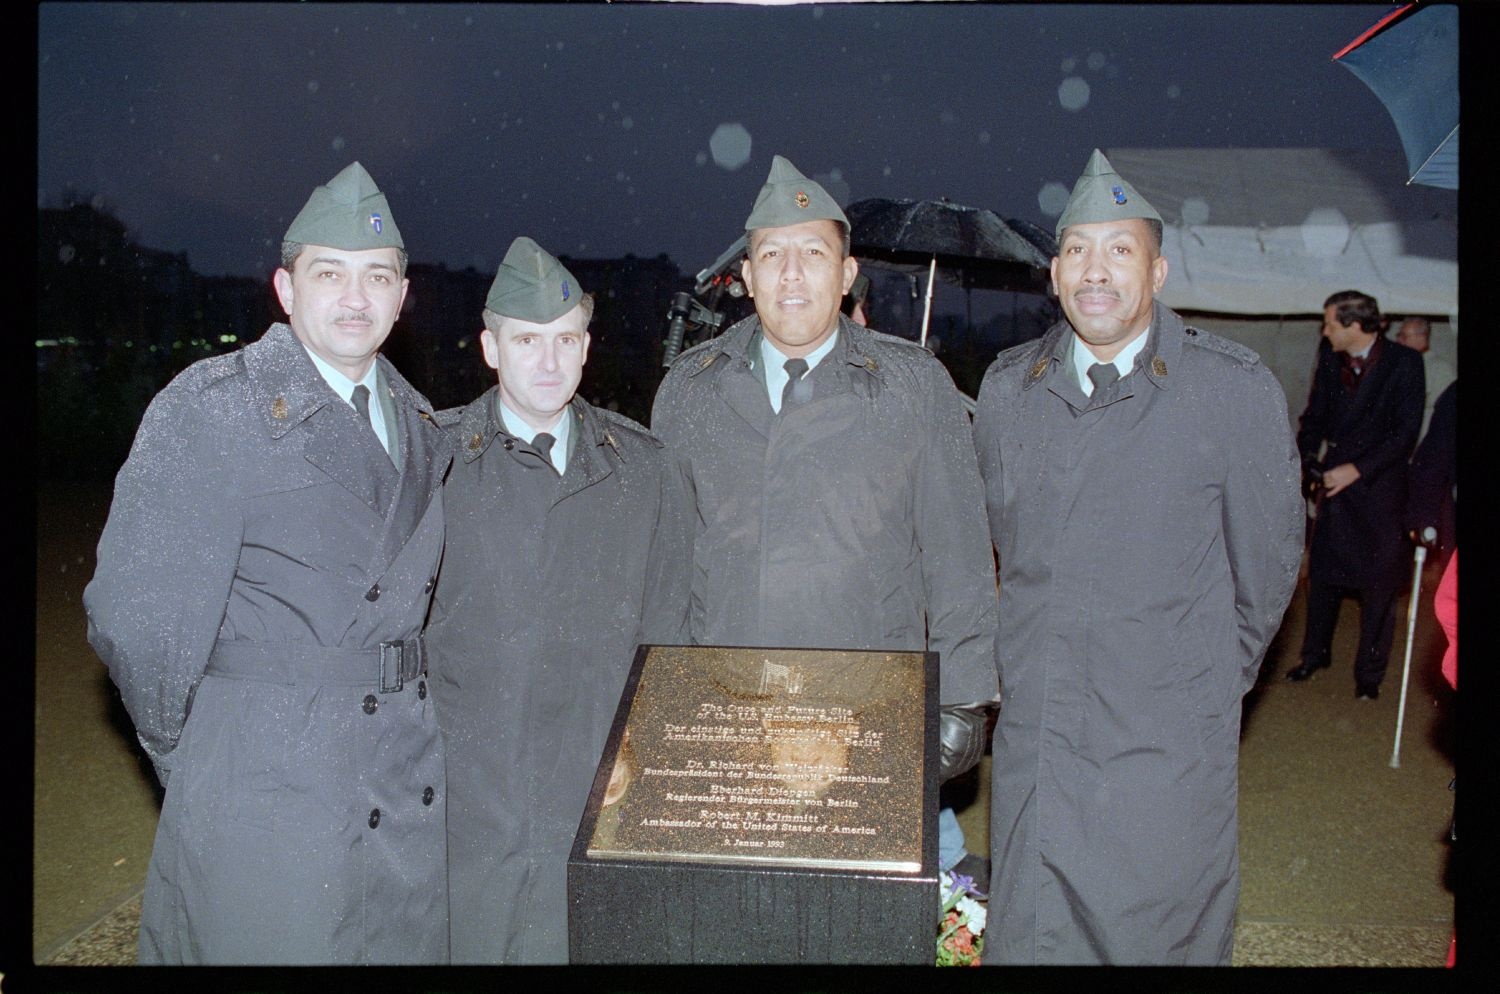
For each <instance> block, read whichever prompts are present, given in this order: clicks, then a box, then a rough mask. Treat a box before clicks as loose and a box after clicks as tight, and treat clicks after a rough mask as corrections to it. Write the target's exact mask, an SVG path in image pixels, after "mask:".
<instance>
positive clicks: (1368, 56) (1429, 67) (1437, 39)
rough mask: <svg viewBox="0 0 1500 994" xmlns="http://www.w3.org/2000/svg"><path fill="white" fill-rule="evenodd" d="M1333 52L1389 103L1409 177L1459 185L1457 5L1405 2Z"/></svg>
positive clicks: (1453, 187) (1450, 186)
mask: <svg viewBox="0 0 1500 994" xmlns="http://www.w3.org/2000/svg"><path fill="white" fill-rule="evenodd" d="M1333 58H1334V61H1336V62H1338V64H1339V65H1341V66H1344V67H1345V68H1347V69H1348V70H1349V71H1350V72H1352V73H1354V75H1356V76H1358V77H1359V78H1360V79H1362V80H1363V81H1364V83H1365V85H1366V86H1368V87H1369V88H1370V89H1371V90H1373V91H1374V92H1375V95H1376V96H1377V97H1379V98H1380V101H1381V102H1382V103H1383V104H1385V109H1386V110H1388V111H1390V114H1391V119H1392V120H1393V121H1395V122H1396V132H1397V134H1399V135H1400V136H1401V145H1402V147H1403V148H1404V150H1405V151H1406V167H1407V175H1408V176H1410V177H1411V178H1410V179H1408V180H1407V182H1408V183H1423V184H1426V185H1427V186H1440V187H1444V188H1446V189H1449V190H1456V189H1458V8H1457V7H1453V6H1448V5H1444V4H1438V5H1436V6H1433V5H1428V4H1422V5H1420V6H1418V5H1416V4H1408V5H1407V6H1405V7H1402V8H1401V9H1400V10H1397V11H1395V12H1394V13H1392V14H1390V15H1388V16H1386V17H1384V18H1382V19H1381V20H1380V21H1378V22H1377V23H1376V24H1375V25H1374V26H1373V27H1371V28H1370V29H1369V30H1368V31H1366V32H1365V33H1364V34H1362V35H1360V36H1359V37H1358V38H1356V39H1354V41H1352V42H1350V43H1349V44H1348V45H1347V46H1346V47H1345V48H1344V50H1343V51H1341V52H1339V53H1338V54H1337V55H1335V56H1334V57H1333Z"/></svg>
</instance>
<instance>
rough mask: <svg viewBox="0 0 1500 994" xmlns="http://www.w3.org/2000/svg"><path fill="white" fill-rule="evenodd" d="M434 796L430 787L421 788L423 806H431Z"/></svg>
mask: <svg viewBox="0 0 1500 994" xmlns="http://www.w3.org/2000/svg"><path fill="white" fill-rule="evenodd" d="M434 795H435V792H434V791H433V789H432V788H431V787H423V788H422V803H423V804H431V803H432V798H433V797H434Z"/></svg>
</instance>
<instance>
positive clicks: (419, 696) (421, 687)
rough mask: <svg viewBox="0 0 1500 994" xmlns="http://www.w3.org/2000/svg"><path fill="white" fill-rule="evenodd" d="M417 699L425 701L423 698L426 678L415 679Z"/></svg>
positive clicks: (425, 698)
mask: <svg viewBox="0 0 1500 994" xmlns="http://www.w3.org/2000/svg"><path fill="white" fill-rule="evenodd" d="M417 700H419V701H425V700H427V681H426V680H419V681H417Z"/></svg>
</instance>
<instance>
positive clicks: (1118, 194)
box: [1109, 184, 1125, 204]
mask: <svg viewBox="0 0 1500 994" xmlns="http://www.w3.org/2000/svg"><path fill="white" fill-rule="evenodd" d="M1109 192H1110V193H1113V194H1114V195H1115V203H1117V204H1123V203H1125V188H1124V187H1123V186H1119V185H1118V184H1117V185H1115V186H1112V187H1110V188H1109Z"/></svg>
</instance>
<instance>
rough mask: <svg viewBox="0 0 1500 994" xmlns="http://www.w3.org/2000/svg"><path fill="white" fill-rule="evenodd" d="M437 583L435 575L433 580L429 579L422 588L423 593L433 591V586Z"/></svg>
mask: <svg viewBox="0 0 1500 994" xmlns="http://www.w3.org/2000/svg"><path fill="white" fill-rule="evenodd" d="M435 583H437V577H433V578H432V579H431V580H428V581H427V585H426V586H425V587H423V588H422V593H424V594H430V593H432V587H433V585H434V584H435Z"/></svg>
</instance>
